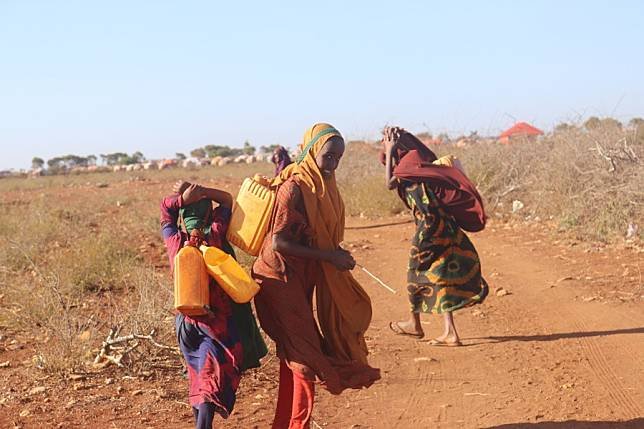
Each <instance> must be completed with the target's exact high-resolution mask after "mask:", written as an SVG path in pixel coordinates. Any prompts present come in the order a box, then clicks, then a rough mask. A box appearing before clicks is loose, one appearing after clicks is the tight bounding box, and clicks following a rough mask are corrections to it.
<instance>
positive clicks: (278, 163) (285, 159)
mask: <svg viewBox="0 0 644 429" xmlns="http://www.w3.org/2000/svg"><path fill="white" fill-rule="evenodd" d="M272 161H273V164H275V175H276V176H278V175H279V174H280V173H281V172H282V170H284V169H285V168H286V167H288V166H289V165H290V164H291V163H292V162H293V161H291V156H290V155H289V154H288V151H287V150H286V149H285V148H284V147H283V146H277V147H276V148H275V150H274V151H273V158H272Z"/></svg>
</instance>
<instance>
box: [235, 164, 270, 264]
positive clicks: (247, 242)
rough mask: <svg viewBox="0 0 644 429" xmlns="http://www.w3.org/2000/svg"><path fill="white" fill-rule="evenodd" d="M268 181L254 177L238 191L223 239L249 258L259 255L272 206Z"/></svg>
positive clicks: (262, 177)
mask: <svg viewBox="0 0 644 429" xmlns="http://www.w3.org/2000/svg"><path fill="white" fill-rule="evenodd" d="M270 183H271V181H270V180H269V179H268V178H266V177H264V176H260V175H259V174H256V175H255V176H254V177H253V178H247V179H245V180H244V182H243V183H242V185H241V188H240V189H239V194H237V198H236V199H235V204H234V205H233V214H232V217H231V219H230V224H229V226H228V233H227V235H226V238H227V239H228V241H229V242H230V243H231V244H234V245H235V246H237V247H239V248H240V249H241V250H243V251H244V252H246V253H248V254H249V255H251V256H257V255H259V251H260V249H261V247H262V243H263V241H264V237H265V236H266V232H267V231H268V226H269V223H270V221H271V215H272V213H273V206H274V205H275V190H274V189H271V188H270V187H269V186H270Z"/></svg>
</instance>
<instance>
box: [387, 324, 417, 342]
mask: <svg viewBox="0 0 644 429" xmlns="http://www.w3.org/2000/svg"><path fill="white" fill-rule="evenodd" d="M389 329H391V330H392V332H393V333H394V334H397V335H406V336H408V337H413V338H417V339H421V338H423V337H424V336H425V334H424V333H418V332H407V331H404V330H403V329H402V328H401V327H400V325H399V324H398V322H389Z"/></svg>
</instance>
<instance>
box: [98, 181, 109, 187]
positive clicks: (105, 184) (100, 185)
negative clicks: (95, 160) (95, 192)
mask: <svg viewBox="0 0 644 429" xmlns="http://www.w3.org/2000/svg"><path fill="white" fill-rule="evenodd" d="M108 186H109V185H108V184H107V183H103V182H101V183H97V184H96V187H97V188H107V187H108Z"/></svg>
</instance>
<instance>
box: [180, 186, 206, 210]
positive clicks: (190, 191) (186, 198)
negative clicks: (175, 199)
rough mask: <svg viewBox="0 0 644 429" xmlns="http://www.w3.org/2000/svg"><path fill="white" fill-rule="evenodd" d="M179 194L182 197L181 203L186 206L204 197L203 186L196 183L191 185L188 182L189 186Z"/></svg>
mask: <svg viewBox="0 0 644 429" xmlns="http://www.w3.org/2000/svg"><path fill="white" fill-rule="evenodd" d="M181 196H182V197H183V204H184V205H186V206H187V205H190V204H192V203H196V202H197V201H199V200H201V199H203V198H205V197H206V196H205V195H204V188H203V187H201V186H200V185H197V184H196V183H194V184H192V185H190V184H189V186H188V187H187V188H185V190H184V191H183V192H182V193H181Z"/></svg>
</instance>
